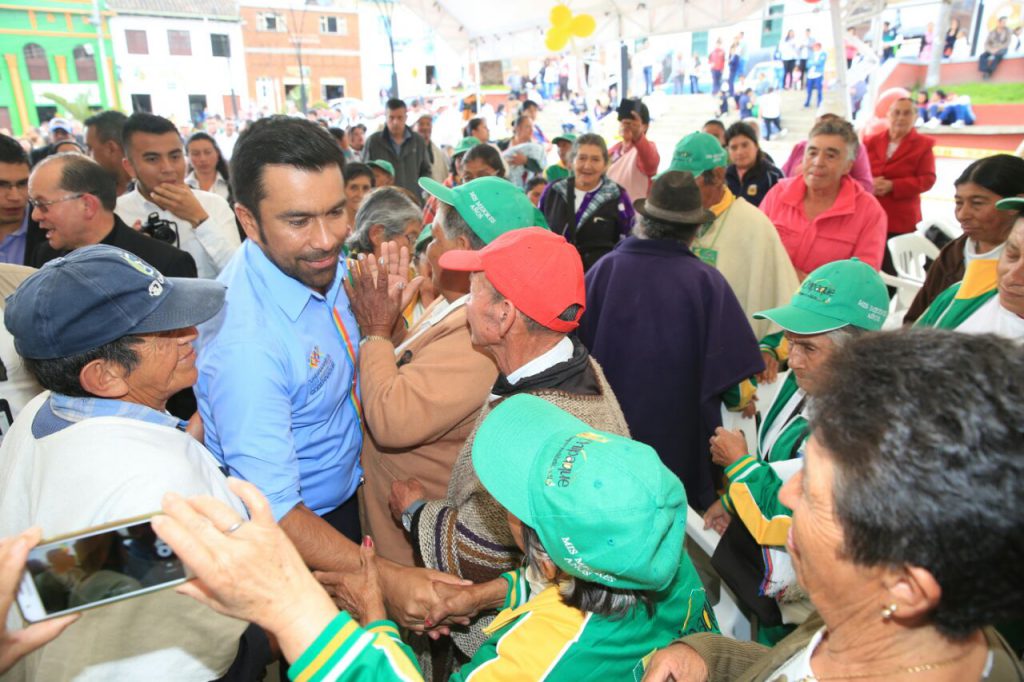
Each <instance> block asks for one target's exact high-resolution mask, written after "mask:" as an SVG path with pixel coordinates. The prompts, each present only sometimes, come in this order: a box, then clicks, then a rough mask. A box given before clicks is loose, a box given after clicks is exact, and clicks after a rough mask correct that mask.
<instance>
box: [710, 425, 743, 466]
mask: <svg viewBox="0 0 1024 682" xmlns="http://www.w3.org/2000/svg"><path fill="white" fill-rule="evenodd" d="M710 443H711V461H712V462H714V463H715V464H717V465H718V466H720V467H727V466H729V465H730V464H732V463H733V462H735V461H736V460H738V459H740V458H741V457H743V456H744V455H746V454H747V439H746V438H745V437H744V436H743V432H742V431H729V430H728V429H726V428H724V427H721V426H719V427H718V428H717V429H715V434H714V435H713V436H711V440H710Z"/></svg>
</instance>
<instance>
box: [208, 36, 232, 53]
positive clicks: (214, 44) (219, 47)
mask: <svg viewBox="0 0 1024 682" xmlns="http://www.w3.org/2000/svg"><path fill="white" fill-rule="evenodd" d="M210 49H211V50H212V51H213V56H214V57H230V56H231V41H230V40H228V36H227V34H226V33H211V34H210Z"/></svg>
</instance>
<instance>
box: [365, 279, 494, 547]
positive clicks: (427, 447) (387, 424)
mask: <svg viewBox="0 0 1024 682" xmlns="http://www.w3.org/2000/svg"><path fill="white" fill-rule="evenodd" d="M445 303H446V302H445V301H444V300H443V299H438V301H435V302H434V303H433V304H432V305H431V306H430V307H429V308H428V309H427V310H426V311H425V312H424V314H423V317H422V318H421V319H420V320H419V321H418V322H417V323H416V324H415V325H413V327H412V328H411V329H410V330H409V333H408V336H407V337H406V338H407V339H411V340H409V341H408V342H407V343H406V344H403V346H402V347H401V348H399V349H398V351H397V352H396V350H395V348H394V346H392V345H391V344H390V343H386V342H383V341H371V342H369V343H366V344H364V345H363V347H362V348H361V349H360V354H359V386H360V389H361V391H362V399H363V412H364V416H365V422H366V427H367V437H366V438H365V439H364V441H363V453H362V462H363V472H364V476H365V478H366V484H365V485H364V486H362V487H361V488H360V493H359V504H360V512H361V515H362V520H363V532H364V533H367V534H369V535H371V536H372V537H373V541H374V545H375V546H376V548H377V553H378V554H380V556H382V557H385V558H387V559H390V560H392V561H396V562H398V563H401V564H404V565H407V566H412V565H413V551H412V546H411V545H410V544H409V540H408V537H407V536H406V534H405V531H404V530H403V529H402V526H401V524H400V523H398V522H397V521H395V520H394V519H393V518H392V516H391V511H390V509H389V508H388V495H389V494H390V492H391V483H392V482H393V481H396V480H405V479H408V478H415V479H417V480H419V481H420V482H421V483H422V484H423V487H424V488H425V489H426V499H428V500H432V499H437V498H441V497H444V495H445V493H446V491H447V490H448V479H449V478H450V477H451V470H452V465H453V464H454V463H455V459H456V458H457V457H458V454H459V449H460V448H461V447H462V444H463V442H464V441H465V440H466V437H467V436H468V435H469V433H470V430H471V429H472V427H473V422H474V419H475V418H476V416H477V413H478V412H479V411H480V406H481V405H483V403H484V401H485V399H486V398H487V394H488V393H489V391H490V389H491V387H492V386H493V385H494V380H495V379H496V378H497V377H498V368H497V366H496V365H495V364H494V361H493V360H492V359H491V357H490V356H488V355H486V354H484V353H483V352H481V351H479V350H477V349H475V348H474V347H473V346H472V344H471V343H470V340H469V327H468V326H467V324H466V308H465V306H464V305H459V306H458V307H457V308H455V309H454V310H453V311H451V312H449V313H448V314H447V315H445V316H444V317H443V318H441V319H440V320H437V316H438V315H439V314H440V312H441V310H440V308H441V307H442V306H444V305H445ZM432 323H433V324H432ZM414 336H415V338H413V337H414ZM396 353H397V357H396ZM399 364H400V365H401V366H399Z"/></svg>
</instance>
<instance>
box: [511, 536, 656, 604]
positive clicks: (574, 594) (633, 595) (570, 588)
mask: <svg viewBox="0 0 1024 682" xmlns="http://www.w3.org/2000/svg"><path fill="white" fill-rule="evenodd" d="M522 534H523V550H524V552H523V553H524V554H525V555H526V558H527V560H528V561H534V560H536V559H539V558H543V559H547V560H549V561H550V559H551V558H550V555H549V554H548V551H547V549H545V548H544V546H543V545H542V544H541V542H540V536H539V535H537V531H535V530H534V529H533V528H531V527H530V526H527V525H526V524H525V523H524V524H523V525H522ZM552 563H554V562H552ZM558 570H559V571H562V569H560V568H559V569H558ZM565 575H566V576H567V577H568V578H570V580H567V581H565V582H564V583H562V584H559V586H558V592H559V596H560V597H561V600H562V603H563V604H565V605H566V606H570V607H572V608H574V609H578V610H580V611H583V612H585V613H594V614H596V615H598V616H607V617H610V618H612V619H618V618H626V617H627V616H629V614H630V612H632V611H633V609H634V608H636V607H637V606H642V607H643V608H644V609H646V611H647V615H648V616H650V615H651V614H652V613H654V600H653V599H652V593H651V592H647V591H644V590H621V589H616V588H614V587H608V586H606V585H601V584H600V583H595V582H590V581H588V580H584V579H583V578H577V577H576V576H570V575H568V574H565Z"/></svg>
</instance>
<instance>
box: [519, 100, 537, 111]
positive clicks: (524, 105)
mask: <svg viewBox="0 0 1024 682" xmlns="http://www.w3.org/2000/svg"><path fill="white" fill-rule="evenodd" d="M530 107H537V108H538V109H540V105H539V104H537V103H536V102H534V101H533V100H532V99H524V100H523V103H522V104H520V105H519V113H520V114H525V113H526V111H527V110H528V109H529V108H530Z"/></svg>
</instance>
